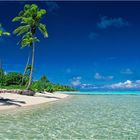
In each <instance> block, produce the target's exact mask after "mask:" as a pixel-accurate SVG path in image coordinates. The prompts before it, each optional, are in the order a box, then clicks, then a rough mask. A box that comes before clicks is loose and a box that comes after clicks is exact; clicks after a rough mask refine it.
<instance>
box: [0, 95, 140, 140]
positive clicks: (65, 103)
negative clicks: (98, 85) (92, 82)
mask: <svg viewBox="0 0 140 140" xmlns="http://www.w3.org/2000/svg"><path fill="white" fill-rule="evenodd" d="M3 139H13V140H16V139H17V140H28V139H29V140H30V139H34V140H65V139H71V140H76V139H82V140H96V139H97V140H128V139H129V140H139V139H140V96H138V95H75V96H72V97H70V98H68V99H64V100H61V101H57V102H55V103H50V104H49V105H48V104H46V105H41V106H38V107H33V108H32V109H21V110H17V111H8V112H5V113H1V114H0V140H3Z"/></svg>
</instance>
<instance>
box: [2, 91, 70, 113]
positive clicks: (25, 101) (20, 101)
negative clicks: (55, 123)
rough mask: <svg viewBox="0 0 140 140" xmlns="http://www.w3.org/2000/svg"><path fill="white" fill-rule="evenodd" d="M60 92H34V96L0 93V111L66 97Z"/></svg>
mask: <svg viewBox="0 0 140 140" xmlns="http://www.w3.org/2000/svg"><path fill="white" fill-rule="evenodd" d="M68 96H69V95H67V94H62V93H58V92H57V93H46V94H42V93H36V94H35V96H26V95H19V94H12V93H1V94H0V111H5V110H10V109H13V108H20V107H28V106H33V105H38V104H43V103H47V102H52V101H57V100H60V99H63V98H66V97H68Z"/></svg>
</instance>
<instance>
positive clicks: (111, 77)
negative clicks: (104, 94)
mask: <svg viewBox="0 0 140 140" xmlns="http://www.w3.org/2000/svg"><path fill="white" fill-rule="evenodd" d="M94 78H95V79H96V80H112V79H113V78H114V76H112V75H110V76H103V75H101V74H100V73H98V72H97V73H95V75H94Z"/></svg>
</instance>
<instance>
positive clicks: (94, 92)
mask: <svg viewBox="0 0 140 140" xmlns="http://www.w3.org/2000/svg"><path fill="white" fill-rule="evenodd" d="M65 93H66V94H74V95H140V91H83V92H81V91H73V92H65Z"/></svg>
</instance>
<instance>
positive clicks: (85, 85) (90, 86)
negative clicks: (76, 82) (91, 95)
mask: <svg viewBox="0 0 140 140" xmlns="http://www.w3.org/2000/svg"><path fill="white" fill-rule="evenodd" d="M80 87H81V88H82V89H96V88H98V87H97V86H95V85H93V84H81V85H80Z"/></svg>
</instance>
